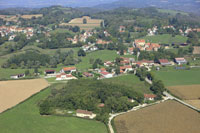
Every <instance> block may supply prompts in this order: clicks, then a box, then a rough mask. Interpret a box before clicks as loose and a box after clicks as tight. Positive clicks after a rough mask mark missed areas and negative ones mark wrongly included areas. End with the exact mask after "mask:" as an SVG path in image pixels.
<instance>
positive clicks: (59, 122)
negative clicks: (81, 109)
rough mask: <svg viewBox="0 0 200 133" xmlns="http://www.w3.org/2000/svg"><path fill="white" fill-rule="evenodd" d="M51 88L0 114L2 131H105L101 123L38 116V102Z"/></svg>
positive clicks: (73, 132)
mask: <svg viewBox="0 0 200 133" xmlns="http://www.w3.org/2000/svg"><path fill="white" fill-rule="evenodd" d="M50 91H51V89H50V88H48V89H45V90H44V91H42V92H40V93H38V94H36V95H34V96H32V97H31V98H30V99H28V100H27V101H25V102H23V103H21V104H19V105H17V106H16V107H14V108H12V109H11V110H9V111H6V112H4V113H2V114H0V129H1V131H0V132H2V133H106V132H107V129H106V126H105V125H104V124H103V123H100V122H97V121H93V120H85V119H79V118H76V117H61V116H40V115H39V108H38V107H37V104H38V102H39V101H40V100H41V99H44V98H45V97H47V96H48V95H49V94H50Z"/></svg>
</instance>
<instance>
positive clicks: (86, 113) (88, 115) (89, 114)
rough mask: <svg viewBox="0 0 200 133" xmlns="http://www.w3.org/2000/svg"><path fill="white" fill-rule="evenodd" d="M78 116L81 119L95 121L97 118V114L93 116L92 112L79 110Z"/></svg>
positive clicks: (77, 111)
mask: <svg viewBox="0 0 200 133" xmlns="http://www.w3.org/2000/svg"><path fill="white" fill-rule="evenodd" d="M76 116H77V117H81V118H90V119H94V118H95V117H96V114H93V113H92V112H91V111H87V110H81V109H78V110H76Z"/></svg>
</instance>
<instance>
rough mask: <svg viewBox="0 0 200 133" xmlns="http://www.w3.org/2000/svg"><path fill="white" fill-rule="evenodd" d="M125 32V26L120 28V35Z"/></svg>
mask: <svg viewBox="0 0 200 133" xmlns="http://www.w3.org/2000/svg"><path fill="white" fill-rule="evenodd" d="M125 31H126V27H125V26H123V25H121V26H119V32H120V33H123V32H125Z"/></svg>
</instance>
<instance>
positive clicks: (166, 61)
mask: <svg viewBox="0 0 200 133" xmlns="http://www.w3.org/2000/svg"><path fill="white" fill-rule="evenodd" d="M159 62H160V63H169V61H168V59H160V60H159Z"/></svg>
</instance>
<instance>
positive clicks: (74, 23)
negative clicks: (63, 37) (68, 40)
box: [60, 16, 104, 30]
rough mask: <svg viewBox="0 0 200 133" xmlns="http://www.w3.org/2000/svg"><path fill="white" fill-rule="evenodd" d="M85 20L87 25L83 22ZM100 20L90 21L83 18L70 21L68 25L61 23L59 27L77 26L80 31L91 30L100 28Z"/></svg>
mask: <svg viewBox="0 0 200 133" xmlns="http://www.w3.org/2000/svg"><path fill="white" fill-rule="evenodd" d="M84 19H86V20H87V23H86V24H84V23H83V20H84ZM103 21H104V20H102V19H92V18H90V17H88V16H83V17H82V18H75V19H72V20H71V21H70V22H69V23H62V24H60V25H61V26H79V27H80V29H81V30H91V29H94V28H96V27H100V26H101V22H103Z"/></svg>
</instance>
